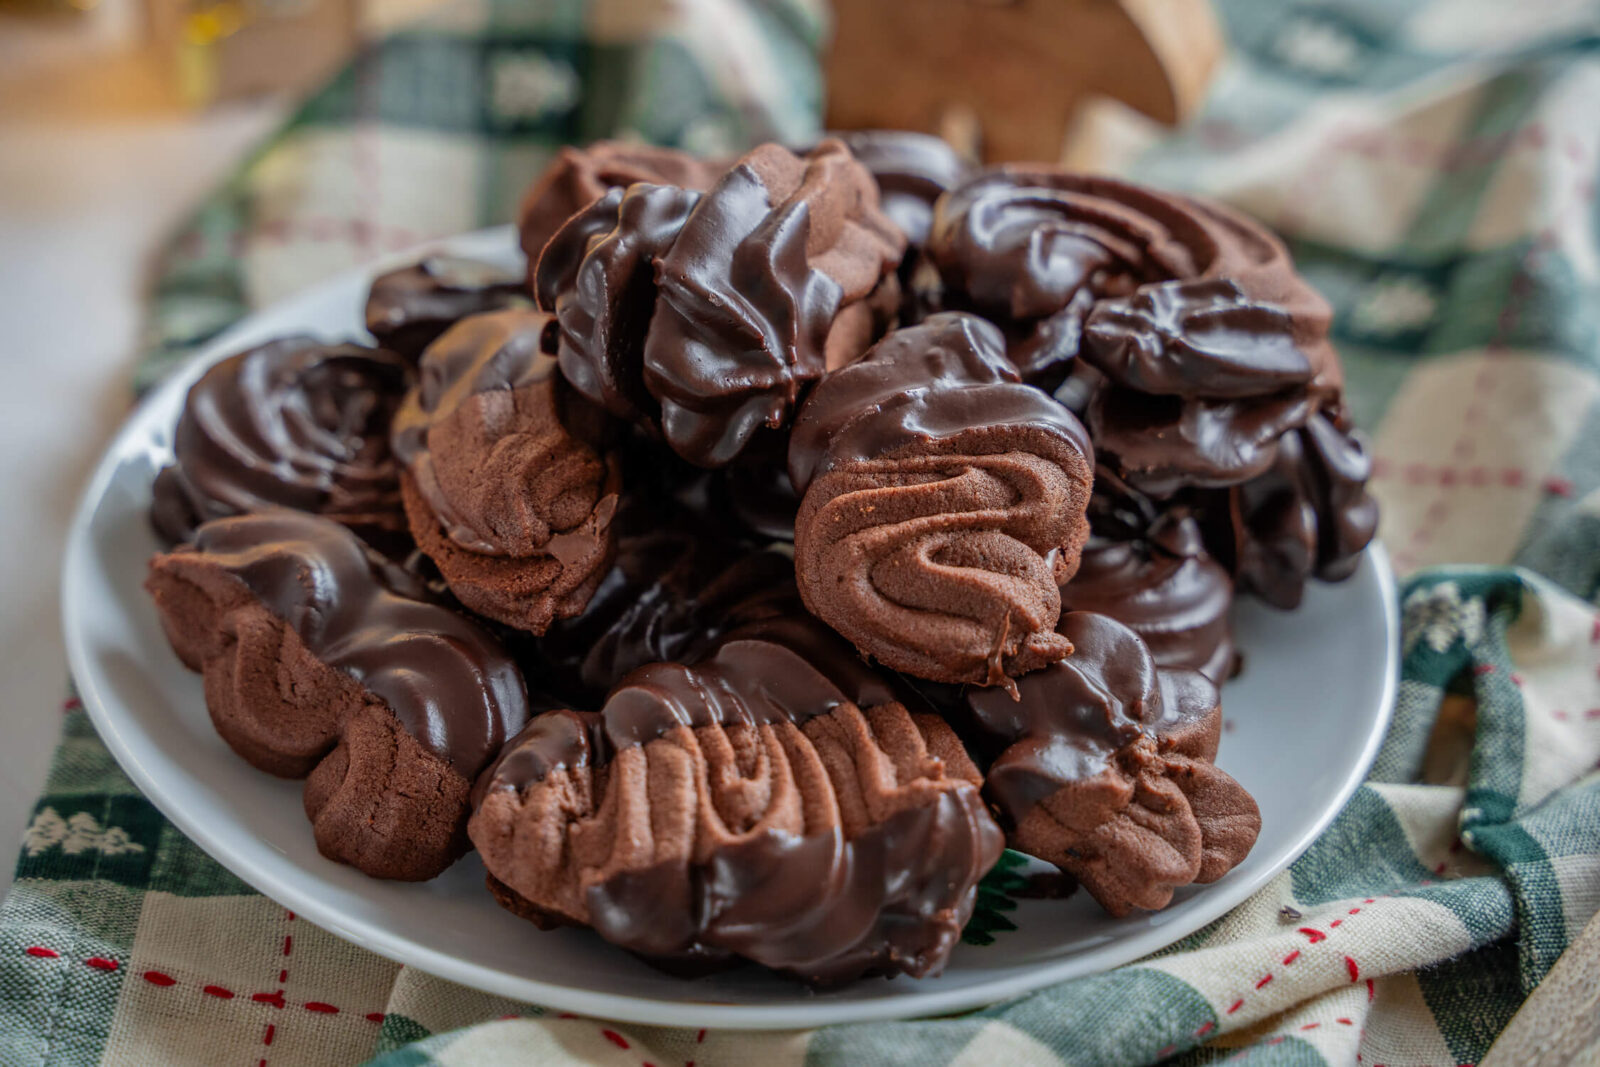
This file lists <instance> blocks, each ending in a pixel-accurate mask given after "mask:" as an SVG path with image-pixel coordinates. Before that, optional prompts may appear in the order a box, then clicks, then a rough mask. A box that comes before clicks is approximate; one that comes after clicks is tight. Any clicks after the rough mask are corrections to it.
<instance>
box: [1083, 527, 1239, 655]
mask: <svg viewBox="0 0 1600 1067" xmlns="http://www.w3.org/2000/svg"><path fill="white" fill-rule="evenodd" d="M1232 604H1233V579H1232V578H1231V577H1229V575H1228V572H1227V570H1226V569H1225V568H1224V567H1223V566H1222V565H1221V564H1220V563H1218V562H1217V561H1216V560H1214V559H1212V558H1211V556H1210V555H1209V554H1208V553H1207V552H1206V548H1205V541H1204V539H1203V537H1202V535H1201V531H1200V524H1199V523H1197V522H1196V521H1195V519H1194V517H1193V516H1192V515H1189V514H1187V513H1185V512H1183V511H1181V510H1174V511H1169V512H1167V513H1166V514H1163V515H1162V516H1161V517H1160V518H1158V519H1156V520H1155V522H1154V523H1152V524H1151V525H1150V527H1149V528H1148V529H1147V530H1146V531H1145V533H1144V535H1143V536H1141V537H1137V538H1130V539H1127V540H1114V539H1111V538H1108V537H1101V536H1098V535H1097V536H1092V537H1090V538H1089V542H1088V544H1086V545H1085V546H1084V548H1083V557H1082V560H1081V562H1080V563H1079V564H1078V573H1077V574H1075V575H1073V576H1072V579H1071V580H1070V581H1068V582H1067V583H1066V584H1065V585H1063V586H1062V587H1061V610H1062V612H1063V613H1067V612H1076V611H1092V612H1098V613H1100V614H1102V615H1108V616H1110V617H1111V618H1113V619H1116V620H1117V621H1118V622H1120V623H1122V624H1123V625H1124V626H1127V627H1128V628H1130V629H1131V630H1133V632H1134V633H1136V634H1138V635H1139V637H1140V638H1141V639H1143V641H1144V642H1145V644H1146V645H1148V646H1149V648H1150V654H1151V656H1152V657H1153V658H1154V659H1155V663H1156V666H1157V667H1160V668H1163V669H1172V668H1184V669H1188V670H1196V671H1199V672H1200V673H1201V674H1203V675H1205V676H1206V677H1207V678H1210V679H1211V680H1212V681H1214V682H1216V683H1217V684H1219V685H1220V684H1222V683H1223V682H1225V681H1226V680H1227V679H1228V678H1229V677H1230V676H1231V675H1232V674H1233V668H1234V661H1235V658H1236V657H1235V654H1234V650H1233V626H1232V623H1231V622H1230V621H1229V619H1228V609H1229V607H1230V606H1232ZM1062 617H1063V618H1066V615H1065V614H1063V616H1062Z"/></svg>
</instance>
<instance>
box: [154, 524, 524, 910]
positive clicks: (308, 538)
mask: <svg viewBox="0 0 1600 1067" xmlns="http://www.w3.org/2000/svg"><path fill="white" fill-rule="evenodd" d="M146 588H147V589H148V590H149V592H150V594H151V596H152V597H154V599H155V602H156V608H157V610H158V611H159V612H160V615H161V624H162V627H163V628H164V629H165V631H166V633H167V637H168V639H169V640H170V641H171V642H172V647H173V649H174V650H175V651H176V652H177V653H178V656H179V658H180V659H182V660H183V662H184V664H185V665H186V666H188V667H189V668H190V669H191V670H195V671H198V672H200V673H201V674H202V675H204V678H205V693H206V707H207V708H208V709H209V711H210V712H211V721H212V722H213V723H214V724H215V725H216V729H217V732H218V733H219V734H220V735H221V736H222V738H223V740H224V741H226V742H227V743H228V745H229V746H230V747H231V748H232V749H233V750H234V751H235V752H237V753H238V754H239V755H240V756H242V757H244V758H245V759H246V760H248V761H249V762H250V763H252V764H253V765H255V766H256V767H259V768H261V769H262V770H264V771H269V772H271V773H273V774H276V775H281V776H283V777H289V778H301V777H304V778H305V779H306V785H305V808H306V815H307V816H308V817H309V818H310V820H311V824H312V829H313V832H314V833H315V835H316V841H317V848H318V849H319V850H320V851H321V852H322V854H323V855H324V856H327V857H328V858H329V859H333V860H337V861H339V862H341V863H348V864H351V865H352V866H354V867H357V868H359V869H360V870H362V871H365V872H366V873H367V874H370V875H372V876H374V877H377V878H399V879H410V880H416V879H425V878H432V877H433V876H434V875H436V874H438V873H439V872H440V871H442V870H444V869H445V868H446V867H447V866H449V865H450V864H451V863H452V862H453V861H454V860H455V859H456V858H457V857H458V856H460V855H461V854H462V853H463V852H464V851H465V850H466V848H467V838H466V832H465V831H466V818H467V814H468V799H469V796H470V792H471V785H472V781H473V779H474V778H475V777H476V776H477V775H478V773H479V772H480V771H482V770H483V768H484V767H485V766H487V765H488V764H489V762H490V761H491V760H492V759H493V758H494V757H495V755H496V754H497V753H498V752H499V751H500V748H501V746H502V745H504V744H505V742H506V740H507V739H508V738H509V737H510V736H512V735H513V734H515V733H516V732H517V731H518V730H520V729H521V728H522V726H523V724H524V723H525V722H526V721H527V717H528V709H527V696H526V693H525V691H524V688H523V682H522V676H521V674H520V673H519V671H518V670H517V668H516V666H515V664H513V663H512V662H511V660H510V659H509V658H508V657H507V656H506V654H505V652H504V651H503V650H502V649H501V647H500V645H499V643H498V642H497V641H496V640H495V638H494V637H493V636H492V635H491V634H490V633H489V632H488V631H487V630H485V629H484V628H483V627H482V626H479V625H478V624H477V623H475V622H472V621H471V620H469V619H467V618H465V617H464V616H462V615H460V614H457V613H456V612H454V611H451V610H450V609H448V608H446V607H443V606H440V605H439V604H436V603H432V602H430V601H429V600H428V599H427V597H426V594H425V593H424V591H423V590H422V589H421V587H420V586H418V585H416V584H415V583H414V582H413V581H412V580H411V579H410V578H409V577H408V576H407V575H406V574H405V573H404V572H402V571H401V570H400V569H399V568H397V567H394V566H392V565H390V564H388V563H387V562H386V561H384V560H383V559H382V558H381V557H378V556H376V555H374V554H372V553H371V551H370V550H369V549H368V548H367V546H365V545H364V544H363V543H362V542H361V541H360V539H358V538H357V537H356V536H355V535H354V534H352V533H350V532H349V531H348V530H347V529H346V528H344V527H343V526H340V525H339V524H338V523H335V522H332V521H330V520H328V519H323V518H319V517H317V516H314V515H308V514H304V513H301V512H293V511H283V510H279V511H265V512H260V513H258V514H253V515H246V516H240V517H237V518H229V519H217V520H215V521H213V522H209V523H206V524H205V525H203V526H201V527H200V529H199V530H198V531H197V532H196V533H195V537H194V542H193V543H192V544H188V545H182V546H180V547H178V548H177V549H175V550H174V551H172V552H170V553H166V554H163V555H157V556H155V557H154V558H153V559H152V560H151V561H150V576H149V579H148V581H147V582H146Z"/></svg>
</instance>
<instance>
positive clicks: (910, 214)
mask: <svg viewBox="0 0 1600 1067" xmlns="http://www.w3.org/2000/svg"><path fill="white" fill-rule="evenodd" d="M832 136H834V137H837V138H838V139H839V140H840V141H842V142H844V145H845V147H846V148H848V149H850V151H851V153H852V154H853V155H854V156H855V157H856V158H857V159H858V160H860V161H861V165H862V166H863V167H866V168H867V170H869V171H871V172H872V178H873V180H874V181H876V182H877V183H878V199H879V201H880V202H881V203H882V204H883V213H884V214H885V215H887V216H889V219H890V221H891V222H893V223H894V224H895V225H896V226H898V227H899V228H900V229H901V230H902V231H903V232H904V233H905V235H906V240H907V242H908V243H909V245H910V247H912V248H921V247H922V246H923V244H925V243H926V242H927V240H928V233H929V231H930V230H931V229H932V228H933V205H934V203H935V201H937V200H938V199H939V197H940V196H942V195H944V193H946V192H948V191H949V190H951V189H954V188H956V187H957V186H958V185H960V184H962V183H963V182H965V181H966V180H967V179H968V178H970V177H972V174H973V172H974V171H975V170H976V169H977V168H976V167H975V166H973V164H972V162H971V161H970V160H967V159H965V158H963V157H962V156H960V155H958V154H957V153H956V150H955V149H953V148H951V147H950V145H949V142H947V141H944V140H942V139H940V138H938V137H934V136H932V135H930V134H926V133H914V132H912V131H910V130H842V131H840V132H838V133H835V134H833V135H832Z"/></svg>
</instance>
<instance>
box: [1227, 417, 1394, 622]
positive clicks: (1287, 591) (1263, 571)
mask: <svg viewBox="0 0 1600 1067" xmlns="http://www.w3.org/2000/svg"><path fill="white" fill-rule="evenodd" d="M1371 474H1372V457H1371V455H1370V454H1369V453H1368V451H1367V446H1366V442H1365V440H1364V439H1363V438H1362V437H1361V435H1360V434H1358V433H1356V432H1355V431H1354V430H1353V429H1352V428H1351V425H1350V422H1349V419H1348V416H1346V415H1345V414H1344V412H1343V411H1342V410H1340V409H1331V410H1329V411H1326V412H1317V413H1316V414H1314V415H1312V416H1311V418H1309V419H1308V420H1306V425H1305V426H1304V427H1303V428H1302V429H1299V430H1296V431H1295V432H1294V433H1292V434H1290V435H1288V436H1287V437H1285V438H1284V440H1283V443H1282V445H1281V447H1280V448H1279V449H1278V454H1277V457H1276V458H1275V460H1274V461H1273V465H1272V467H1271V468H1270V469H1268V470H1267V472H1266V473H1265V474H1261V475H1259V476H1257V477H1255V478H1253V479H1251V480H1250V481H1248V482H1246V483H1245V484H1243V485H1241V486H1237V487H1235V488H1233V489H1231V490H1226V491H1223V492H1219V493H1216V494H1211V495H1209V496H1204V497H1201V498H1200V499H1201V500H1202V501H1203V503H1202V505H1201V506H1202V507H1203V508H1204V509H1206V510H1208V511H1209V512H1210V513H1211V514H1209V515H1208V516H1207V528H1208V533H1209V534H1210V537H1211V539H1212V541H1213V544H1214V547H1215V551H1216V552H1217V554H1218V555H1219V556H1221V557H1222V558H1224V559H1227V560H1231V561H1232V562H1233V568H1234V575H1235V580H1236V581H1237V582H1238V585H1239V588H1240V589H1241V590H1243V591H1247V592H1250V593H1254V594H1255V595H1256V596H1258V597H1260V598H1261V599H1262V600H1264V601H1266V602H1267V603H1269V604H1271V605H1273V606H1274V607H1278V608H1286V609H1287V608H1294V607H1298V606H1299V604H1300V600H1301V598H1302V597H1303V596H1304V594H1305V585H1306V582H1307V581H1308V580H1310V579H1311V578H1313V577H1316V578H1319V579H1321V580H1322V581H1325V582H1337V581H1340V580H1342V579H1344V578H1348V577H1349V576H1350V575H1351V574H1352V573H1353V572H1354V571H1355V568H1356V565H1357V564H1358V563H1359V562H1360V557H1361V551H1362V549H1364V548H1366V547H1367V545H1368V544H1369V543H1370V542H1371V541H1372V538H1373V537H1374V536H1375V535H1376V534H1377V530H1378V504H1377V501H1375V500H1373V499H1372V497H1371V495H1369V494H1368V493H1367V479H1368V477H1370V476H1371Z"/></svg>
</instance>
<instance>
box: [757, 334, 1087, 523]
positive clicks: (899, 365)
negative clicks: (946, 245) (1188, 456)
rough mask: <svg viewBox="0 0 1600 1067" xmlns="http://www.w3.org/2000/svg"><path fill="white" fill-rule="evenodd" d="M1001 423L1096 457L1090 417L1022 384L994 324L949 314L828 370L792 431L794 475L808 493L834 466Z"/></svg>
mask: <svg viewBox="0 0 1600 1067" xmlns="http://www.w3.org/2000/svg"><path fill="white" fill-rule="evenodd" d="M999 427H1017V428H1024V427H1025V428H1031V429H1037V430H1039V431H1040V432H1042V433H1047V434H1050V435H1052V436H1055V437H1058V438H1060V439H1062V440H1064V441H1066V442H1068V443H1069V444H1070V445H1071V446H1072V447H1073V448H1075V449H1077V450H1078V451H1079V452H1080V453H1082V455H1083V456H1084V457H1085V458H1087V459H1088V460H1089V461H1090V463H1092V462H1093V456H1094V450H1093V447H1092V446H1091V445H1090V444H1089V435H1088V434H1087V433H1086V432H1085V431H1084V428H1083V424H1082V423H1080V422H1079V421H1078V420H1077V418H1075V417H1074V416H1073V415H1072V413H1071V412H1070V411H1068V410H1067V409H1066V408H1064V407H1062V406H1061V405H1060V404H1058V403H1056V402H1055V401H1054V400H1052V399H1051V398H1050V397H1049V396H1048V395H1047V394H1045V393H1043V392H1041V391H1040V390H1038V389H1035V388H1033V387H1031V386H1026V385H1023V384H1021V379H1020V378H1019V377H1018V375H1017V372H1016V369H1015V368H1014V367H1012V365H1011V363H1010V362H1009V361H1008V360H1007V358H1006V355H1005V343H1004V339H1003V338H1002V337H1001V335H1000V332H999V330H998V329H997V328H995V327H994V326H993V325H992V324H990V323H988V322H985V321H984V320H982V319H980V318H978V317H976V316H974V315H967V314H963V313H960V312H946V313H943V314H939V315H934V316H931V317H930V318H928V319H927V320H926V321H924V322H923V323H921V324H920V325H917V326H914V327H909V328H907V329H903V330H896V331H895V332H894V333H892V334H890V335H889V336H888V337H886V338H884V340H883V341H881V342H879V343H878V345H877V346H875V347H874V348H873V349H872V351H871V352H870V353H868V355H867V356H866V357H865V358H864V359H862V360H861V361H859V362H857V363H854V364H852V365H850V366H849V367H846V368H844V369H842V370H839V371H836V372H835V373H833V374H831V375H829V376H828V378H827V379H826V381H825V382H824V383H823V384H822V385H821V386H819V387H818V388H817V389H816V390H815V391H814V392H813V393H812V394H811V396H810V397H809V398H808V399H807V402H806V404H805V406H804V408H803V409H802V410H801V413H800V417H799V419H797V420H796V422H795V426H794V430H793V431H792V433H791V435H790V438H789V478H790V481H791V482H793V484H794V486H795V487H796V488H797V489H799V490H800V491H801V492H802V493H803V492H804V491H805V489H806V487H807V486H809V485H810V484H811V482H812V480H813V479H815V478H816V477H817V475H819V474H821V473H822V472H824V471H826V470H829V469H831V468H833V467H838V466H843V465H846V464H849V463H852V462H860V461H863V460H872V459H877V458H880V457H882V456H885V455H888V454H890V453H892V452H894V451H896V450H897V449H900V448H904V447H905V446H907V445H910V444H917V443H927V442H938V441H944V440H948V439H951V438H954V437H957V436H959V435H962V434H965V433H971V432H973V431H975V430H992V429H995V428H999Z"/></svg>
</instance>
